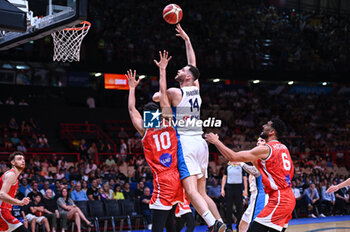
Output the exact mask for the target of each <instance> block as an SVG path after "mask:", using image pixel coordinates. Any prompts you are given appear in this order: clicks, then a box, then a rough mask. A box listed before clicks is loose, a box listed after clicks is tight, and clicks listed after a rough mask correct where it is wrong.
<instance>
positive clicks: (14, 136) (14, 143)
mask: <svg viewBox="0 0 350 232" xmlns="http://www.w3.org/2000/svg"><path fill="white" fill-rule="evenodd" d="M11 142H12V143H13V145H15V146H16V147H17V145H19V143H20V142H21V140H20V139H19V138H18V134H17V132H14V133H13V136H12V137H11Z"/></svg>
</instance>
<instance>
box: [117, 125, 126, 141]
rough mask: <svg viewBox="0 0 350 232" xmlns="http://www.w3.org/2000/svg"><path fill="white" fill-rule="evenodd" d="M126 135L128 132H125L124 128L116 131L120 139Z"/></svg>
mask: <svg viewBox="0 0 350 232" xmlns="http://www.w3.org/2000/svg"><path fill="white" fill-rule="evenodd" d="M127 137H128V134H127V133H126V132H125V130H124V128H123V127H122V128H120V131H119V133H118V138H120V139H126V138H127Z"/></svg>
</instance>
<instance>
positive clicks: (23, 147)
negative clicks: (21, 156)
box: [17, 141, 27, 153]
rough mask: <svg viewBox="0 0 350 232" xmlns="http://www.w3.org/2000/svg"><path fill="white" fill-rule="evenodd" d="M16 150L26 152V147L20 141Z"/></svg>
mask: <svg viewBox="0 0 350 232" xmlns="http://www.w3.org/2000/svg"><path fill="white" fill-rule="evenodd" d="M17 151H21V152H23V153H26V152H27V148H26V147H25V146H24V143H23V142H22V141H20V142H19V145H18V146H17Z"/></svg>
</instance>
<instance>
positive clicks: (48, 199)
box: [42, 189, 67, 232]
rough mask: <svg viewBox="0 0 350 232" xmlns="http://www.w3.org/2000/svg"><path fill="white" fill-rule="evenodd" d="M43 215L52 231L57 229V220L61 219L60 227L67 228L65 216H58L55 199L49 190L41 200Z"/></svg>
mask: <svg viewBox="0 0 350 232" xmlns="http://www.w3.org/2000/svg"><path fill="white" fill-rule="evenodd" d="M42 203H43V206H44V209H45V214H44V216H45V217H46V218H47V219H48V220H49V222H50V225H51V229H52V231H53V232H54V231H56V229H57V220H59V219H61V227H62V228H66V227H67V215H64V214H62V215H60V214H59V212H58V207H57V199H56V198H55V197H54V195H53V191H52V190H51V189H47V190H46V192H45V195H44V198H43V200H42Z"/></svg>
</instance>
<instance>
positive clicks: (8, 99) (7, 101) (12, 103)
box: [5, 97, 15, 105]
mask: <svg viewBox="0 0 350 232" xmlns="http://www.w3.org/2000/svg"><path fill="white" fill-rule="evenodd" d="M5 104H6V105H14V104H15V102H14V101H13V99H12V97H8V98H7V100H6V102H5Z"/></svg>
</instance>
